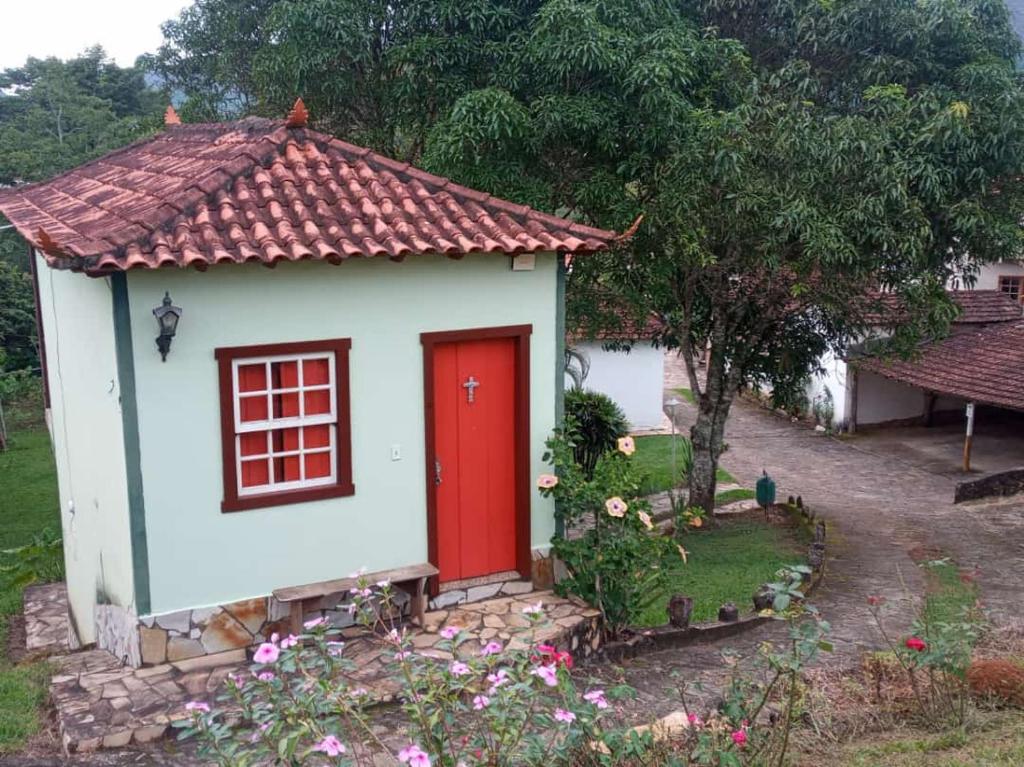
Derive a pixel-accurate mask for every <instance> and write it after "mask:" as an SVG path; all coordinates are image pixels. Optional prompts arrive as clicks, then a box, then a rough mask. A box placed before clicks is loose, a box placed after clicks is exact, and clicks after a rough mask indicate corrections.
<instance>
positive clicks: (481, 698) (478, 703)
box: [473, 695, 491, 711]
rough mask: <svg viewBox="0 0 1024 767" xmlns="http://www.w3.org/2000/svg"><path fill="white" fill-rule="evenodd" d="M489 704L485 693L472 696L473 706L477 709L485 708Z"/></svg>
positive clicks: (489, 700)
mask: <svg viewBox="0 0 1024 767" xmlns="http://www.w3.org/2000/svg"><path fill="white" fill-rule="evenodd" d="M489 705H491V699H490V698H488V697H487V696H486V695H477V696H475V697H474V698H473V708H475V709H476V710H477V711H480V710H482V709H485V708H487V707H488V706H489Z"/></svg>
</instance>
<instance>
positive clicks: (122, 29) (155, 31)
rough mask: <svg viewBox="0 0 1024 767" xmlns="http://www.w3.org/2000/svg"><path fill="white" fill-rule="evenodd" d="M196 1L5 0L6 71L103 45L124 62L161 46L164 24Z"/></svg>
mask: <svg viewBox="0 0 1024 767" xmlns="http://www.w3.org/2000/svg"><path fill="white" fill-rule="evenodd" d="M190 4H191V3H190V0H0V69H8V68H10V67H17V66H20V65H22V64H24V63H25V59H26V58H28V57H29V56H35V57H36V58H45V57H47V56H57V57H58V58H62V59H66V58H70V57H73V56H75V55H76V54H78V53H81V52H82V51H83V50H85V49H86V48H88V47H89V46H91V45H96V44H99V45H102V46H103V47H104V49H106V51H107V54H108V55H109V56H111V57H112V58H113V59H114V60H115V61H116V62H117V63H118V64H120V65H121V66H131V65H132V64H134V63H135V57H136V56H138V55H139V54H140V53H146V52H147V51H154V50H156V48H157V46H159V45H160V42H161V40H162V39H163V38H162V37H161V35H160V24H161V22H164V21H166V20H167V19H170V18H173V17H174V16H177V15H178V13H179V12H180V11H181V10H182V8H184V7H186V6H187V5H190Z"/></svg>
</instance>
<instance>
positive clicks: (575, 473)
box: [537, 422, 674, 636]
mask: <svg viewBox="0 0 1024 767" xmlns="http://www.w3.org/2000/svg"><path fill="white" fill-rule="evenodd" d="M577 439H578V437H577V434H576V432H575V431H574V430H573V429H572V422H569V425H568V426H567V427H566V430H564V431H559V432H556V433H555V435H554V436H553V437H552V438H551V439H549V440H548V442H547V447H548V450H547V453H545V455H544V460H545V461H546V462H550V463H552V464H553V465H554V467H555V472H556V474H546V475H542V476H541V477H540V478H539V479H538V482H537V484H538V487H539V488H540V490H541V492H542V493H543V494H545V495H552V496H554V498H555V500H556V501H557V505H556V512H555V513H556V514H557V515H558V516H559V517H560V518H561V520H562V521H563V522H564V525H565V530H566V535H564V536H555V537H554V538H553V539H552V552H553V554H554V556H555V557H557V558H558V559H559V560H560V561H561V562H562V563H563V564H564V565H565V568H566V572H567V575H566V577H565V578H563V579H562V580H561V581H559V583H557V584H556V586H555V588H556V590H557V591H558V592H559V593H561V594H566V593H570V594H575V595H576V596H578V597H580V598H581V599H583V600H585V601H586V602H588V603H589V604H591V605H593V606H594V607H596V608H597V609H599V610H600V611H601V614H602V615H603V616H604V619H605V630H606V631H607V632H608V633H609V634H610V635H612V636H615V635H617V634H618V633H619V632H620V631H621V630H622V629H623V628H624V627H625V626H626V625H628V624H629V622H630V621H631V620H632V619H633V618H634V616H636V615H637V614H638V613H639V612H640V611H642V610H643V609H644V608H645V607H646V606H647V604H648V603H649V601H650V600H651V599H654V598H657V597H658V595H659V594H660V593H661V591H662V588H661V586H662V585H663V583H664V579H665V575H666V570H665V568H664V566H663V563H664V561H665V558H666V557H667V556H669V555H671V553H672V552H673V551H674V547H673V546H672V545H671V544H670V542H669V540H668V539H667V538H665V537H663V536H661V535H660V534H659V532H658V531H657V529H656V528H655V526H654V522H653V520H652V519H651V516H650V504H649V503H648V502H647V501H646V500H645V499H644V498H643V497H642V496H641V495H639V490H640V483H641V480H642V476H641V474H640V472H638V471H637V470H636V468H635V466H634V465H633V463H632V461H631V460H630V455H632V453H633V451H634V450H635V446H634V444H633V440H632V438H630V437H624V438H622V439H620V440H619V448H618V449H617V450H613V451H610V452H607V453H605V454H603V455H601V456H600V457H599V458H598V459H597V463H596V465H595V466H594V470H593V472H592V474H591V475H590V476H588V475H587V473H586V472H585V471H584V469H583V467H582V466H580V465H579V463H577V461H576V457H575V455H576V447H577V442H576V440H577Z"/></svg>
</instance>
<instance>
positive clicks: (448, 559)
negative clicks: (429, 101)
mask: <svg viewBox="0 0 1024 767" xmlns="http://www.w3.org/2000/svg"><path fill="white" fill-rule="evenodd" d="M300 107H301V104H299V105H297V108H296V110H294V111H293V113H292V114H291V115H289V120H288V121H287V122H283V121H272V120H265V119H257V118H249V119H245V120H240V121H237V122H232V123H224V124H206V125H181V124H178V121H177V120H176V118H175V116H174V115H173V114H171V115H170V119H169V123H170V124H169V125H168V126H167V128H166V130H164V131H163V132H162V133H160V134H158V135H155V136H153V137H152V138H150V139H147V140H144V141H142V142H138V143H135V144H132V145H130V146H128V147H125V148H124V149H121V150H118V151H116V152H113V153H112V154H109V155H107V156H105V157H102V158H100V159H98V160H95V161H93V162H90V163H87V164H85V165H83V166H81V167H79V168H76V169H74V170H72V171H69V172H68V173H65V174H63V175H61V176H59V177H57V178H55V179H53V180H52V181H48V182H46V183H41V184H34V185H30V186H25V187H20V188H16V189H11V190H4V191H3V192H0V211H2V212H3V213H4V215H6V216H7V218H8V219H9V220H10V221H11V222H12V223H13V224H14V225H15V226H16V227H17V229H18V231H19V232H20V233H21V234H22V235H23V236H24V237H25V239H26V240H28V242H29V243H30V244H31V247H32V249H33V253H34V258H33V262H34V264H33V265H34V269H35V279H36V284H37V287H38V311H39V319H40V339H41V341H42V343H43V349H44V352H43V358H44V359H43V361H44V366H45V369H44V375H45V380H46V384H47V391H48V408H49V415H50V423H51V434H52V438H53V445H54V451H55V455H56V464H57V472H58V480H59V485H60V502H61V509H62V514H61V518H62V525H63V532H64V544H65V558H66V564H67V588H68V596H69V603H70V623H71V630H72V633H73V641H74V642H76V643H78V644H83V645H84V644H92V643H97V644H98V645H99V646H100V647H102V648H104V649H108V650H110V651H111V652H113V653H114V654H115V655H117V656H118V657H123V658H125V659H127V661H128V662H129V663H132V664H136V665H137V664H139V663H146V664H149V663H162V662H164V661H165V660H181V659H184V658H189V657H193V656H199V655H204V654H212V653H218V652H222V651H225V650H229V649H232V648H240V647H245V646H248V645H250V644H252V643H253V642H255V641H259V640H260V639H261V638H262V637H264V636H266V635H269V632H270V631H272V630H276V626H277V622H278V621H280V620H281V619H283V618H284V617H285V616H286V615H287V614H288V606H287V605H282V604H280V603H279V602H278V601H277V600H275V599H273V598H271V596H270V595H271V594H272V592H274V591H275V590H278V589H283V588H289V587H296V586H302V585H308V584H316V583H318V582H326V581H330V580H332V579H338V578H344V577H346V576H348V575H349V574H350V573H351V572H352V571H354V570H356V569H358V568H360V567H364V566H365V567H367V568H369V569H370V570H371V571H381V570H390V569H398V568H408V567H412V566H420V565H429V566H431V567H432V568H433V569H434V571H435V572H436V576H435V577H432V578H431V582H430V587H431V594H432V595H433V596H434V597H435V599H442V598H443V599H444V600H446V601H447V602H448V603H452V602H455V601H458V600H465V599H470V598H474V597H483V596H487V595H490V594H495V593H498V592H499V591H501V590H503V589H506V590H507V592H508V593H513V592H514V593H521V592H522V590H523V586H524V585H525V586H526V587H527V588H528V587H529V581H531V580H533V581H535V582H537V583H539V584H540V585H545V584H546V583H549V582H550V572H551V566H550V560H549V559H546V552H547V550H548V544H549V542H550V539H551V536H552V534H553V532H554V529H555V521H554V514H553V512H554V509H553V502H552V501H551V500H550V499H545V498H542V497H541V496H540V494H539V493H538V492H537V490H536V488H535V486H534V482H533V478H534V477H536V476H537V475H538V474H539V473H541V472H542V471H543V470H544V468H545V466H544V462H543V459H542V456H543V455H544V442H545V439H546V438H547V437H548V436H549V435H550V434H551V431H552V429H553V428H554V427H555V425H556V419H557V416H558V411H559V407H560V399H561V392H562V387H561V378H562V369H561V366H562V364H563V362H562V361H563V354H564V350H563V346H564V341H563V330H562V327H561V325H562V324H564V321H563V320H562V319H561V318H562V317H563V312H562V301H563V290H564V287H563V286H564V267H563V258H564V256H563V255H562V254H564V253H568V252H575V253H586V252H588V251H594V250H597V249H600V248H604V247H606V245H607V244H608V243H609V242H610V241H611V239H612V238H613V234H612V233H610V232H605V231H601V230H597V229H592V228H589V227H585V226H582V225H579V224H576V223H573V222H570V221H567V220H563V219H559V218H555V217H553V216H549V215H546V214H543V213H539V212H536V211H533V210H531V209H529V208H527V207H524V206H521V205H515V204H512V203H509V202H505V201H503V200H499V199H495V198H493V197H491V196H490V195H487V194H483V193H481V192H476V191H473V190H471V189H467V188H465V187H461V186H458V185H456V184H454V183H452V182H449V181H448V180H446V179H443V178H439V177H437V176H433V175H430V174H428V173H424V172H422V171H420V170H417V169H416V168H413V167H410V166H409V165H408V164H406V163H401V162H395V161H393V160H390V159H388V158H386V157H382V156H380V155H377V154H374V153H373V152H371V151H369V150H367V149H363V148H360V147H356V146H353V145H351V144H347V143H345V142H343V141H339V140H337V139H335V138H332V137H330V136H326V135H323V134H320V133H317V132H314V131H312V130H309V129H307V128H306V127H305V115H304V108H300ZM268 267H271V268H268ZM154 341H155V342H154ZM524 581H525V582H526V583H525V584H524ZM421 584H422V581H421ZM324 609H325V610H327V609H329V606H328V605H326V603H325V605H324Z"/></svg>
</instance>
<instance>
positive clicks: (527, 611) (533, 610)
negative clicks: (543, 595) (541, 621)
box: [523, 602, 544, 615]
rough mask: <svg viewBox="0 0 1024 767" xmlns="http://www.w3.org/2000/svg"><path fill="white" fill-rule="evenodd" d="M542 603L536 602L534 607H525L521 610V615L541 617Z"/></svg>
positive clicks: (542, 611)
mask: <svg viewBox="0 0 1024 767" xmlns="http://www.w3.org/2000/svg"><path fill="white" fill-rule="evenodd" d="M543 614H544V603H543V602H538V603H537V604H535V605H527V606H526V607H524V608H523V615H543Z"/></svg>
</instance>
